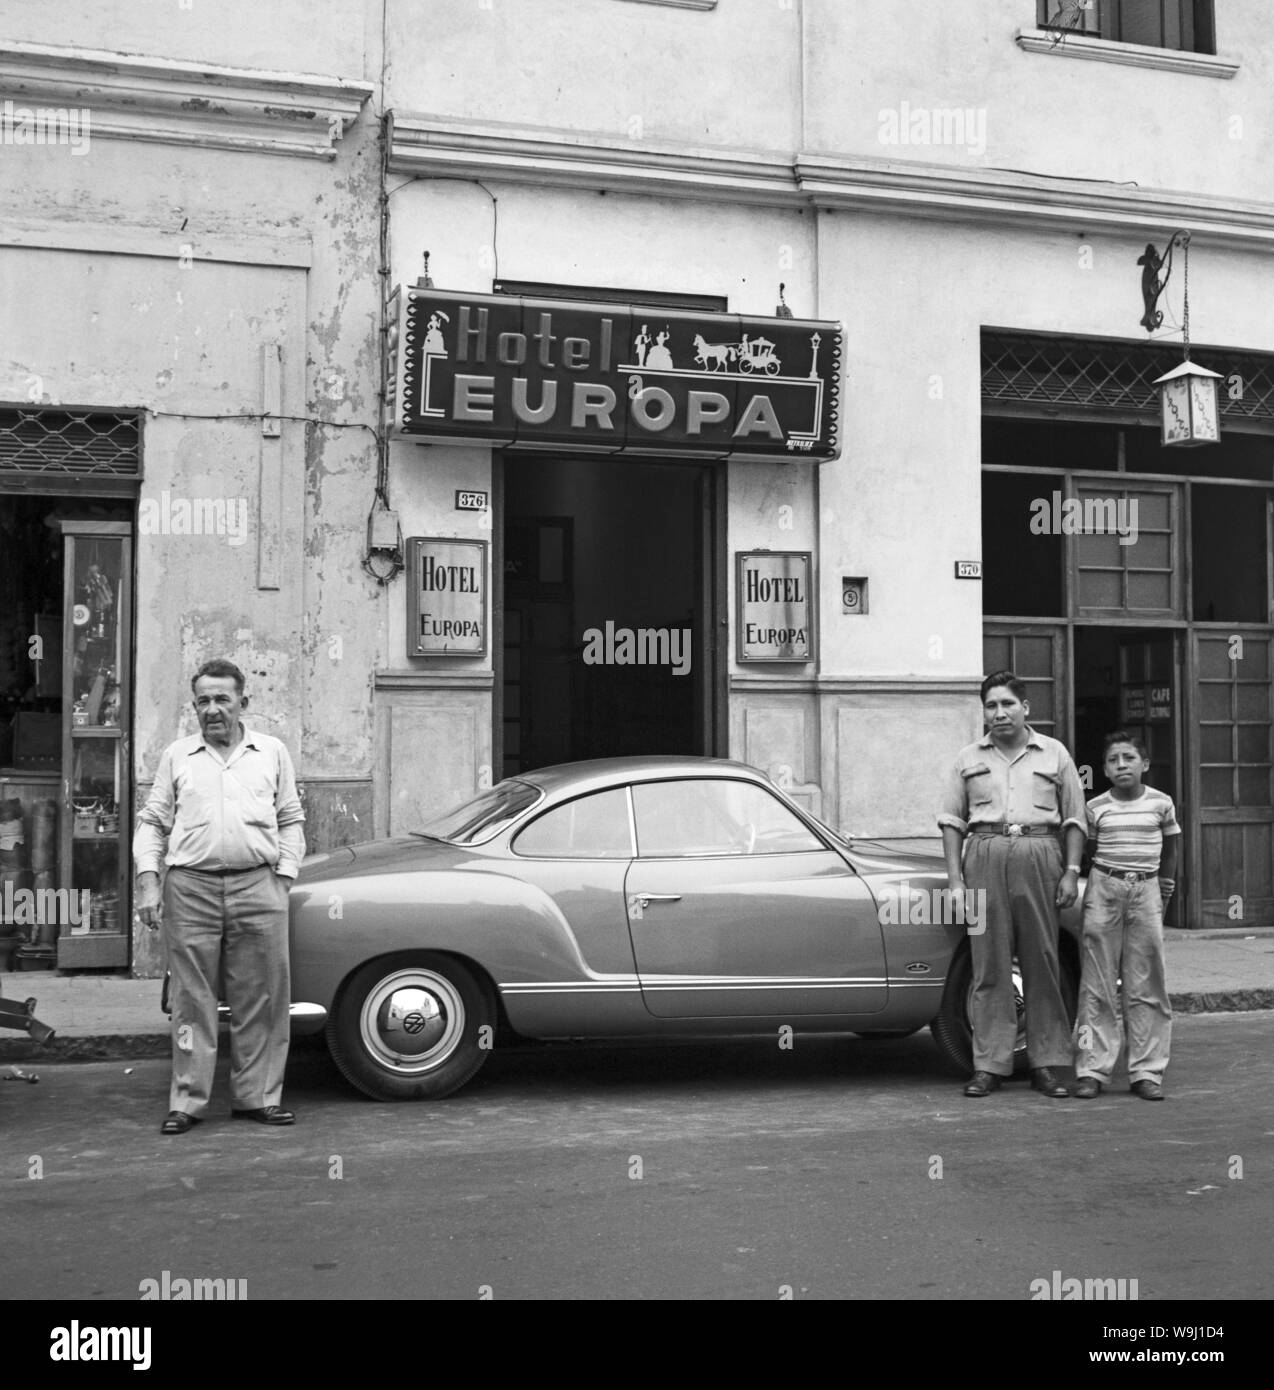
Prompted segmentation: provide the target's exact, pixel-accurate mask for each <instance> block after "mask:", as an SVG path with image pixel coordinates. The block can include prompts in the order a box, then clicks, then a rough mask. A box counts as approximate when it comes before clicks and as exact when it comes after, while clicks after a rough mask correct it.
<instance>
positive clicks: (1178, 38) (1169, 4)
mask: <svg viewBox="0 0 1274 1390" xmlns="http://www.w3.org/2000/svg"><path fill="white" fill-rule="evenodd" d="M1037 10H1038V15H1037V18H1038V22H1039V25H1040V28H1041V29H1048V30H1051V31H1053V32H1058V33H1061V34H1063V35H1065V36H1067V37H1069V36H1070V35H1072V34H1075V35H1078V36H1080V37H1082V36H1084V35H1088V36H1089V37H1091V38H1097V39H1110V40H1111V41H1112V42H1114V43H1138V44H1142V45H1144V46H1145V47H1147V48H1173V49H1178V50H1181V51H1184V52H1186V53H1215V52H1216V31H1215V27H1214V25H1213V19H1212V0H1037Z"/></svg>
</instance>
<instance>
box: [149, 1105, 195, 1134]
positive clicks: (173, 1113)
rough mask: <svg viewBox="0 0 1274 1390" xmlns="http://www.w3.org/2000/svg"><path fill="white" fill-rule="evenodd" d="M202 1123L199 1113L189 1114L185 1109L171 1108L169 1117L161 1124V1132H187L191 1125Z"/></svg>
mask: <svg viewBox="0 0 1274 1390" xmlns="http://www.w3.org/2000/svg"><path fill="white" fill-rule="evenodd" d="M199 1123H201V1121H200V1119H199V1116H198V1115H187V1114H186V1112H185V1111H184V1110H170V1111H169V1112H168V1117H167V1119H165V1121H164V1122H163V1124H162V1125H160V1126H159V1132H160V1134H185V1132H186V1131H187V1130H188V1129H189V1128H190V1127H191V1125H197V1124H199Z"/></svg>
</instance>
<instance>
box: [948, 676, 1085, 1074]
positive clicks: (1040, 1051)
mask: <svg viewBox="0 0 1274 1390" xmlns="http://www.w3.org/2000/svg"><path fill="white" fill-rule="evenodd" d="M1025 694H1026V687H1025V685H1023V683H1022V682H1021V681H1020V680H1018V678H1017V677H1016V676H1015V675H1014V674H1013V672H1011V671H997V672H996V673H995V674H994V675H990V676H988V677H987V678H986V680H984V681H983V682H982V690H981V695H982V708H983V716H984V718H985V719H986V722H987V725H988V731H987V733H986V734H985V735H984V736H983V737H982V738H980V739H978V740H977V742H976V743H971V744H969V745H968V746H967V747H965V748H963V749H961V751H960V754H959V756H958V757H957V758H956V761H955V765H954V766H953V767H952V769H951V773H950V775H949V777H948V779H947V786H946V794H945V796H944V798H943V806H942V811H941V814H940V815H939V816H938V824H939V826H940V827H941V829H942V843H943V851H944V853H945V855H946V860H947V879H948V883H949V885H950V888H951V890H952V891H953V892H963V891H964V890H965V889H969V890H972V891H973V892H974V894H975V895H976V898H977V900H978V901H979V903H980V904H981V912H980V913H978V914H977V920H976V921H975V922H974V924H973V925H972V926H971V928H970V931H969V947H970V955H971V961H972V967H973V995H972V998H971V1001H970V1006H969V1016H970V1022H971V1024H972V1028H973V1075H972V1077H970V1079H969V1082H968V1084H967V1085H966V1086H965V1088H964V1093H965V1095H967V1096H986V1095H989V1094H990V1093H991V1092H992V1091H994V1090H996V1089H997V1088H998V1087H999V1085H1000V1083H1001V1080H1002V1079H1003V1078H1004V1077H1006V1076H1011V1075H1012V1074H1013V1052H1014V1046H1015V1044H1016V1041H1017V1010H1016V1007H1015V1004H1014V998H1013V956H1014V954H1016V955H1017V957H1018V962H1019V964H1020V965H1021V969H1022V984H1023V992H1024V994H1025V997H1026V1047H1027V1053H1028V1056H1029V1058H1030V1063H1031V1069H1032V1070H1031V1083H1032V1085H1033V1086H1034V1087H1035V1089H1036V1090H1038V1091H1041V1092H1043V1094H1044V1095H1047V1096H1052V1097H1054V1098H1057V1099H1061V1098H1062V1097H1064V1096H1065V1095H1066V1094H1067V1091H1066V1087H1065V1085H1063V1084H1062V1082H1061V1080H1060V1079H1059V1078H1058V1077H1057V1075H1056V1074H1055V1073H1054V1071H1053V1070H1052V1069H1053V1068H1054V1067H1059V1066H1068V1065H1069V1064H1070V1060H1071V1045H1070V1032H1071V1029H1070V1022H1069V1020H1068V1019H1067V1015H1066V1008H1065V1005H1064V1003H1063V1000H1062V991H1061V979H1060V967H1059V964H1058V955H1057V935H1058V927H1059V923H1058V918H1057V909H1058V907H1069V906H1070V905H1071V904H1072V903H1073V902H1074V901H1075V899H1076V897H1077V896H1078V892H1079V860H1080V855H1081V854H1082V853H1083V850H1084V831H1085V822H1084V792H1083V788H1082V786H1081V785H1080V781H1079V774H1078V772H1077V771H1076V770H1075V764H1074V761H1073V760H1072V758H1071V755H1070V754H1069V753H1068V752H1067V751H1066V748H1065V747H1064V745H1062V744H1061V743H1059V742H1058V741H1057V740H1056V739H1054V738H1049V737H1047V736H1046V735H1044V734H1040V733H1037V732H1036V731H1035V730H1034V729H1032V728H1031V727H1030V725H1029V724H1027V722H1026V717H1027V715H1028V714H1029V713H1030V706H1029V704H1028V703H1027V701H1026V699H1025ZM1063 836H1064V837H1065V840H1066V855H1065V865H1064V866H1063V853H1062V847H1061V842H1062V838H1063ZM966 837H967V841H968V844H967V849H966V848H965V841H966ZM962 849H964V854H963V862H962V855H961V851H962Z"/></svg>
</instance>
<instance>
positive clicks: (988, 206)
mask: <svg viewBox="0 0 1274 1390" xmlns="http://www.w3.org/2000/svg"><path fill="white" fill-rule="evenodd" d="M796 169H797V173H798V175H799V177H800V182H801V187H802V189H803V190H804V191H805V192H806V193H808V195H809V196H810V198H811V199H812V200H813V201H814V202H815V203H816V204H817V205H818V206H819V207H823V208H845V209H849V210H852V211H856V212H862V211H868V210H872V209H875V210H876V211H881V212H900V213H905V214H907V215H908V216H911V217H938V218H942V219H944V220H951V219H955V220H958V221H968V222H993V223H996V224H998V225H1008V226H1021V227H1031V228H1036V229H1041V230H1047V229H1055V230H1056V229H1061V230H1070V229H1072V228H1074V227H1076V226H1079V227H1082V228H1083V229H1084V230H1090V229H1091V230H1107V231H1111V232H1115V233H1121V232H1130V231H1131V232H1137V233H1139V234H1140V233H1151V232H1153V233H1155V234H1162V233H1163V231H1164V228H1165V224H1167V225H1169V226H1171V225H1173V224H1179V225H1183V226H1188V227H1189V228H1190V231H1191V233H1192V234H1193V235H1195V236H1197V237H1199V238H1201V239H1209V240H1215V241H1218V242H1227V243H1230V244H1232V245H1244V246H1249V247H1254V248H1259V249H1262V250H1271V249H1274V203H1256V202H1244V201H1240V200H1238V199H1232V198H1214V197H1211V196H1208V195H1205V194H1200V193H1187V192H1184V191H1178V190H1175V189H1143V188H1133V187H1129V186H1128V185H1127V184H1114V183H1102V182H1097V181H1093V180H1087V179H1067V178H1049V177H1046V176H1044V175H1040V174H1025V173H1017V172H1012V171H1007V170H1001V169H960V168H956V167H952V166H950V165H935V164H922V163H919V162H916V163H911V162H908V163H902V162H890V163H886V162H883V161H868V160H856V159H841V158H836V157H834V156H833V157H827V156H822V155H815V156H805V157H801V158H800V159H798V162H797V165H796Z"/></svg>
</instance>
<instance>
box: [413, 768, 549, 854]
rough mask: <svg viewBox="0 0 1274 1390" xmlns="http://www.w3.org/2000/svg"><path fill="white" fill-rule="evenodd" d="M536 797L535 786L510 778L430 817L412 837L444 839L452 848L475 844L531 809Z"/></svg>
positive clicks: (539, 793)
mask: <svg viewBox="0 0 1274 1390" xmlns="http://www.w3.org/2000/svg"><path fill="white" fill-rule="evenodd" d="M540 796H541V792H540V790H539V788H538V787H533V786H531V784H530V783H529V782H519V781H517V780H516V779H514V778H510V779H509V780H507V781H504V782H500V783H498V784H497V785H496V786H494V787H492V788H491V790H490V791H486V792H483V793H482V794H481V795H480V796H475V797H474V798H473V800H472V801H466V802H464V804H463V805H460V806H455V807H453V808H452V809H451V810H450V811H444V812H443V814H442V815H440V816H434V817H433V819H432V820H427V821H426V822H425V823H424V824H423V825H422V826H421V827H420V829H419V830H414V831H412V834H413V835H419V836H421V837H422V838H424V839H426V840H445V841H447V843H448V844H452V845H475V844H478V843H480V842H481V841H482V840H489V839H490V838H491V836H492V835H495V834H498V833H499V832H500V831H501V830H503V829H504V828H505V826H507V825H511V824H512V823H513V822H514V821H515V820H517V818H518V817H519V816H520V815H521V814H522V813H523V811H527V810H529V809H530V808H531V807H532V806H534V805H535V803H536V802H537V801H538V800H539V799H540Z"/></svg>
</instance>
